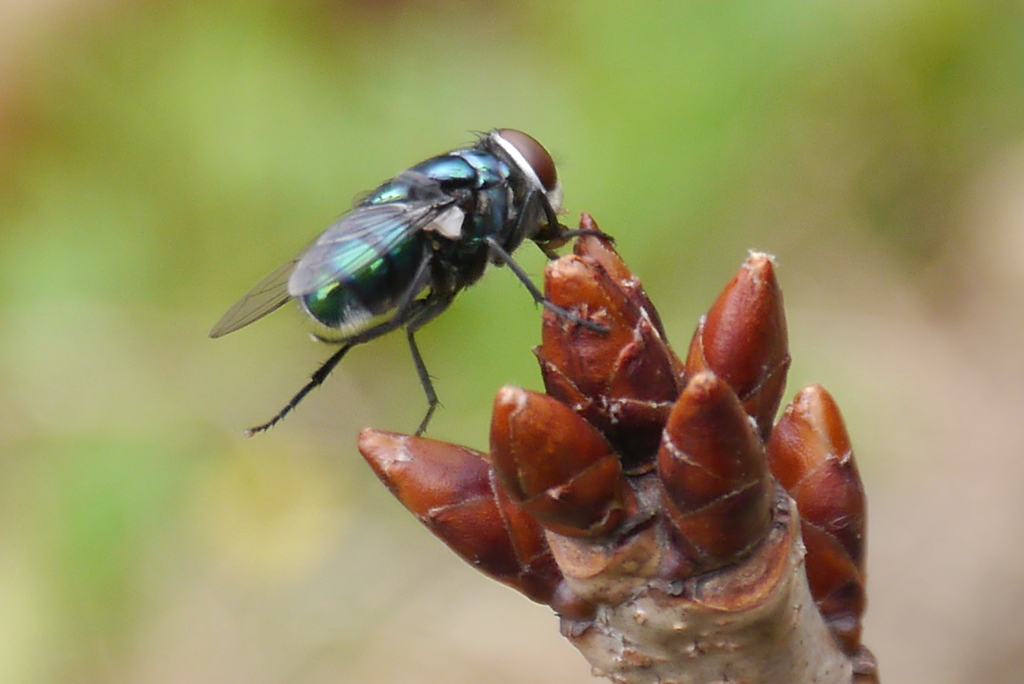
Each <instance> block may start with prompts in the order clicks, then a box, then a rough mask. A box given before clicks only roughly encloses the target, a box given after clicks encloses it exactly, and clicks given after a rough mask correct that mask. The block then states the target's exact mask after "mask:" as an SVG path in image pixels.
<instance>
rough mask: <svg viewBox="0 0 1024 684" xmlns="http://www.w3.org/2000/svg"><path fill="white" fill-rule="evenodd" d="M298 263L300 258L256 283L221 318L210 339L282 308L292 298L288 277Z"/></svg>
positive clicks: (211, 331) (242, 326)
mask: <svg viewBox="0 0 1024 684" xmlns="http://www.w3.org/2000/svg"><path fill="white" fill-rule="evenodd" d="M296 261H298V257H296V258H294V259H292V260H291V261H289V262H287V263H285V264H282V265H281V266H280V268H278V269H277V270H275V271H274V272H273V273H271V274H270V275H268V276H267V277H266V278H264V279H263V280H261V281H260V282H258V283H256V286H255V287H253V288H252V289H251V290H249V292H248V293H247V294H246V295H245V296H244V297H242V298H241V299H239V300H238V301H237V302H235V305H234V306H232V307H231V308H230V309H228V310H227V313H225V314H224V315H223V316H221V317H220V320H219V321H217V324H216V325H215V326H213V329H212V330H210V337H221V336H222V335H227V334H228V333H230V332H234V331H236V330H238V329H239V328H244V327H245V326H247V325H249V324H250V323H252V322H253V321H255V320H258V319H260V318H263V317H264V316H266V315H267V314H268V313H270V312H271V311H275V310H277V309H279V308H281V306H282V305H283V304H284V303H285V302H287V301H288V300H289V299H290V298H291V297H289V295H288V276H290V275H291V273H292V269H293V268H294V267H295V262H296Z"/></svg>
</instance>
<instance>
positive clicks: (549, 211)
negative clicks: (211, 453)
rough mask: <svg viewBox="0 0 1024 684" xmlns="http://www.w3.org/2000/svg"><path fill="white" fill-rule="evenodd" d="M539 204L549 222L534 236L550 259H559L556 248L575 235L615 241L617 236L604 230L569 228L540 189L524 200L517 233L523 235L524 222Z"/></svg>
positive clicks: (517, 223)
mask: <svg viewBox="0 0 1024 684" xmlns="http://www.w3.org/2000/svg"><path fill="white" fill-rule="evenodd" d="M537 204H539V205H540V209H541V211H543V212H544V219H545V221H546V222H547V225H545V226H544V227H543V228H541V230H539V231H538V232H537V234H536V235H534V236H533V241H534V242H535V243H536V244H537V246H538V247H539V248H540V250H541V251H542V252H544V255H545V256H547V258H548V259H557V258H558V253H557V252H555V250H556V249H558V248H559V247H561V246H562V245H564V244H565V243H567V242H568V241H569V240H571V239H573V238H574V237H579V236H581V235H596V236H597V237H601V238H604V239H605V240H608V241H610V242H615V238H613V237H612V236H611V235H608V234H607V233H605V232H604V231H603V230H594V229H587V228H580V229H569V228H566V227H565V226H563V225H562V224H561V223H560V222H559V221H558V217H557V216H556V215H555V210H554V207H552V206H551V202H549V201H548V198H547V197H545V196H544V194H543V193H541V192H540V191H538V190H530V192H529V194H528V195H527V196H526V199H525V200H524V201H523V207H524V208H523V211H521V212H520V213H519V218H518V220H517V222H516V230H515V234H517V235H521V234H522V233H521V232H520V231H522V229H523V226H522V222H523V221H525V220H527V219H528V218H529V217H530V216H532V215H533V209H534V206H535V205H537Z"/></svg>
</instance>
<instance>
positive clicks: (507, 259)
mask: <svg viewBox="0 0 1024 684" xmlns="http://www.w3.org/2000/svg"><path fill="white" fill-rule="evenodd" d="M487 246H488V248H490V250H491V256H492V257H493V258H494V260H495V261H497V262H499V263H502V264H505V265H506V266H508V267H509V269H511V271H512V272H513V273H514V274H515V275H516V277H517V278H519V281H520V282H521V283H522V284H523V285H525V286H526V289H527V290H529V292H530V294H531V295H532V296H533V301H535V302H537V303H538V304H540V305H541V306H543V307H545V308H546V309H550V310H551V311H554V312H555V313H556V314H558V315H559V316H561V317H562V318H565V319H566V320H569V321H572V322H573V323H578V324H579V325H582V326H584V327H586V328H590V329H591V330H594V331H596V332H599V333H606V332H608V328H607V327H605V326H603V325H601V324H600V323H595V322H594V321H591V320H587V319H586V318H581V317H579V316H577V315H576V314H574V313H573V312H572V311H569V310H568V309H565V308H562V307H560V306H558V305H557V304H555V303H554V302H552V301H551V300H550V299H548V298H547V297H545V296H544V293H543V292H541V291H540V290H538V289H537V286H536V285H534V284H533V281H532V280H530V276H528V275H527V274H526V271H524V270H523V267H522V266H520V265H519V264H517V263H516V261H515V259H513V258H512V255H511V254H509V253H508V252H506V251H505V248H504V247H502V246H501V245H499V244H498V241H497V240H495V239H494V238H493V237H488V238H487Z"/></svg>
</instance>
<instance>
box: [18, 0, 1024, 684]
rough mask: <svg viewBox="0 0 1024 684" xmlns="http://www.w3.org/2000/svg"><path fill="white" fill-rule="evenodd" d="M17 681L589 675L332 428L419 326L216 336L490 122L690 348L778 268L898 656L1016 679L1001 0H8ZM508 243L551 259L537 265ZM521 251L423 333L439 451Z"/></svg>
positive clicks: (1018, 190)
mask: <svg viewBox="0 0 1024 684" xmlns="http://www.w3.org/2000/svg"><path fill="white" fill-rule="evenodd" d="M0 16H3V17H4V19H3V20H0V26H2V28H0V607H2V608H0V681H2V682H13V683H22V682H24V683H36V682H190V683H194V682H218V683H224V682H250V683H251V682H282V683H284V682H287V683H288V684H298V683H307V682H310V683H311V682H393V681H419V682H432V681H444V682H449V683H450V682H461V681H467V682H468V681H474V682H475V681H486V682H494V683H500V682H508V683H510V684H512V683H514V682H528V681H529V682H581V683H582V682H588V681H592V679H591V677H590V674H589V668H588V666H587V665H586V663H585V662H584V661H583V659H582V658H581V657H580V656H578V655H577V654H576V653H575V652H574V651H573V650H572V648H571V647H569V646H568V645H567V644H565V643H563V642H562V640H561V639H560V637H559V636H558V627H557V620H556V619H555V618H554V617H552V615H551V613H550V611H549V610H548V609H545V608H542V607H539V606H535V605H532V604H530V603H529V602H528V601H527V600H526V599H523V598H521V597H519V596H517V595H515V594H514V593H512V592H511V591H510V590H507V589H504V588H503V587H500V586H498V585H496V584H492V583H490V582H488V581H486V580H484V579H482V578H480V577H477V576H476V575H475V574H474V572H473V571H472V570H471V569H470V568H469V567H468V566H464V565H463V564H461V563H460V562H459V561H457V560H455V559H454V557H452V556H450V555H449V554H448V553H447V552H446V551H445V550H444V549H443V548H442V547H441V545H440V544H439V543H438V542H436V541H435V540H434V539H433V538H431V537H430V535H429V534H427V533H426V532H425V531H424V530H422V529H421V528H420V527H419V526H418V524H417V523H415V521H413V520H412V519H411V518H410V517H408V516H406V515H405V514H404V512H403V510H402V509H401V508H400V506H399V505H398V504H397V503H396V502H394V501H392V500H391V498H390V496H389V495H388V494H387V493H386V492H385V491H384V488H383V487H382V486H380V485H379V483H378V482H377V481H376V480H375V478H374V477H373V476H372V474H371V473H370V472H369V469H368V468H367V467H366V466H365V464H364V463H363V462H362V460H361V458H360V457H359V456H358V454H357V452H356V450H355V438H356V435H357V433H358V430H359V429H360V428H361V427H362V426H366V425H373V426H375V427H380V428H385V429H394V430H399V431H411V430H413V429H414V428H415V426H416V425H417V423H418V421H419V419H420V417H421V415H422V412H423V410H424V409H425V400H424V398H423V395H422V392H421V390H420V387H419V384H418V382H417V380H416V376H415V372H414V370H413V367H412V363H411V360H410V359H409V357H408V352H407V349H406V346H405V342H404V339H402V336H400V335H398V336H391V337H389V338H386V339H384V340H381V341H379V342H377V343H375V344H373V345H368V346H366V347H363V348H359V349H357V350H355V351H354V352H353V353H352V354H351V355H350V356H349V357H348V358H347V359H346V360H345V362H344V363H343V364H342V365H341V367H340V368H339V370H338V371H336V372H335V373H334V375H333V376H332V377H331V379H330V380H329V381H328V382H327V383H326V385H325V386H324V387H323V388H321V389H320V390H318V391H317V392H315V393H314V394H313V395H312V396H311V397H310V398H308V399H307V400H306V401H305V403H304V404H303V405H302V406H301V407H300V408H299V410H297V411H296V412H295V413H294V414H293V415H292V416H290V417H289V418H288V419H287V420H286V421H284V423H282V424H281V425H280V426H278V427H276V428H275V429H274V430H272V431H271V432H270V433H268V434H266V435H263V436H260V437H258V438H255V439H252V440H247V439H245V438H244V437H242V431H243V429H244V428H245V427H247V426H249V425H252V424H254V423H257V422H261V421H263V420H265V419H267V418H269V417H270V416H271V415H273V413H274V412H275V411H277V410H278V409H279V408H280V406H281V405H282V404H283V403H284V402H285V401H286V400H287V399H288V398H289V397H290V396H291V395H292V393H294V391H296V390H297V389H298V388H299V387H300V386H301V384H302V383H303V382H304V381H305V379H306V377H307V376H308V374H309V373H310V372H311V371H312V370H313V369H314V368H315V367H316V366H317V364H318V363H320V362H321V361H322V360H323V359H324V358H326V356H327V355H328V353H329V351H330V350H329V349H328V348H326V347H324V346H322V345H319V344H315V343H311V342H309V341H308V336H307V334H306V333H307V331H308V326H307V324H306V322H305V321H304V320H303V317H302V315H301V314H300V313H298V312H297V311H296V310H294V309H293V308H292V307H288V308H286V310H285V311H283V312H279V313H277V314H275V315H273V316H271V317H269V318H268V319H266V320H263V321H260V322H259V323H258V324H256V325H254V326H252V327H250V328H247V329H245V330H244V331H241V332H239V333H236V334H233V335H231V336H229V337H227V338H224V339H221V340H217V341H212V340H209V339H208V338H207V337H206V333H207V331H208V330H209V328H210V326H211V325H212V324H213V323H214V322H215V321H216V320H217V318H218V317H219V316H220V314H221V313H223V311H224V310H226V309H227V307H228V306H230V305H231V304H232V303H233V302H234V301H235V300H236V299H237V298H238V297H240V296H241V295H242V294H243V293H244V292H245V291H246V290H247V289H248V288H249V287H250V286H252V285H253V284H255V283H256V281H257V280H259V279H260V278H261V277H262V276H264V275H265V274H266V273H268V272H269V271H270V270H272V269H273V268H275V267H277V266H278V265H280V264H281V263H282V262H284V261H285V260H287V259H289V258H290V257H292V256H293V255H294V254H295V253H296V252H297V251H298V250H299V249H300V248H301V247H302V246H303V245H304V244H305V243H306V242H307V241H308V240H309V239H310V238H312V237H313V236H314V235H316V234H317V233H318V232H319V231H321V230H322V229H323V228H324V227H326V226H327V225H328V224H329V223H330V222H331V221H332V220H333V219H334V218H335V217H336V216H337V215H338V214H340V213H341V212H342V211H344V210H345V209H346V208H347V207H348V206H349V205H350V203H351V201H352V198H353V197H355V196H356V195H357V194H358V193H359V192H360V191H364V190H368V189H370V188H372V187H374V186H375V185H376V184H377V183H378V182H380V181H382V180H384V179H386V178H388V177H390V176H392V175H394V174H395V173H396V172H398V171H400V170H402V169H403V168H405V167H407V166H409V165H411V164H412V163H415V162H417V161H420V160H421V159H423V158H426V157H428V156H431V155H433V154H436V153H439V152H442V151H445V150H447V149H451V148H453V147H456V146H458V145H460V144H463V143H465V142H468V141H470V140H472V132H473V131H479V130H487V129H489V128H492V127H497V126H513V127H517V128H522V129H523V130H526V131H528V132H530V133H532V134H533V135H535V136H536V137H537V138H538V139H539V140H540V141H542V142H543V143H544V144H545V145H546V146H547V147H548V149H549V150H551V151H552V153H553V154H554V156H555V157H556V159H557V160H558V161H559V163H560V172H561V175H562V178H563V181H564V184H565V194H566V199H565V207H566V209H567V210H568V212H569V213H568V217H567V219H566V222H568V223H572V222H573V221H575V220H576V216H577V215H578V213H579V212H580V211H584V210H585V211H589V212H591V213H592V214H593V215H594V216H595V218H596V219H597V221H598V222H599V224H600V225H601V226H602V227H603V228H604V229H606V230H607V231H609V232H610V233H612V234H614V235H615V236H616V238H617V239H618V245H619V249H620V251H621V253H622V254H623V256H624V257H625V258H626V259H627V261H628V262H629V263H630V265H631V266H632V267H633V269H634V270H635V271H636V272H637V274H639V275H640V276H641V277H642V278H643V280H644V283H645V285H646V287H647V289H648V292H649V293H650V295H651V297H652V299H653V300H654V301H655V303H656V304H658V305H659V307H660V310H661V313H662V316H663V317H664V319H665V322H666V326H667V328H668V331H669V335H670V338H671V339H672V340H673V341H674V342H675V344H676V346H677V347H682V348H685V345H686V343H687V342H688V340H689V337H690V334H691V332H692V329H693V326H694V325H695V323H696V320H697V317H698V316H699V315H700V313H701V312H702V311H703V310H704V309H705V308H706V307H707V306H708V305H709V304H710V302H711V301H712V300H713V298H714V296H715V294H716V293H717V291H718V290H719V289H720V288H721V287H722V286H723V285H724V284H725V283H726V282H727V281H728V280H729V278H730V277H731V275H732V273H733V272H734V270H735V269H736V268H737V267H738V266H739V264H740V263H741V261H742V260H743V258H744V257H745V254H746V250H747V249H748V248H758V249H763V250H767V251H770V252H773V253H775V254H776V255H778V258H779V264H780V268H781V270H780V277H781V280H782V284H783V288H784V290H785V292H786V297H787V304H788V307H789V317H790V319H789V320H790V335H791V339H792V351H793V357H794V362H793V368H792V371H791V374H790V389H789V390H788V391H787V395H788V396H791V395H792V394H793V393H794V392H795V390H796V389H797V388H798V387H799V386H801V385H803V384H806V383H808V382H821V383H823V384H824V385H826V386H827V387H828V388H829V389H830V390H831V391H832V392H833V393H834V394H835V395H836V397H837V399H838V400H839V402H840V404H841V405H842V406H843V408H844V411H845V413H846V418H847V422H848V424H849V427H850V431H851V433H852V436H853V440H854V444H855V447H856V448H857V450H858V457H859V460H860V463H861V469H862V473H863V475H864V477H865V480H866V483H867V487H868V493H869V502H870V514H871V519H870V530H869V534H870V537H869V547H868V548H869V551H868V558H869V572H870V580H869V596H870V602H871V603H870V607H869V613H868V620H867V630H866V634H865V639H866V641H867V643H868V645H869V646H870V647H871V648H873V649H874V650H875V653H876V654H877V655H878V656H879V660H880V662H881V667H882V675H883V677H884V678H885V679H886V680H890V681H902V682H929V684H936V683H940V682H951V683H952V682H964V681H986V682H1017V681H1019V676H1020V675H1019V673H1020V671H1021V669H1022V668H1024V653H1022V652H1021V650H1020V648H1019V644H1020V643H1021V642H1022V640H1024V627H1022V626H1021V624H1020V621H1019V619H1018V617H1019V615H1020V613H1021V612H1022V610H1024V591H1022V589H1021V587H1020V586H1019V585H1020V582H1019V578H1020V576H1021V573H1024V551H1022V550H1021V548H1020V547H1021V546H1022V545H1021V544H1020V539H1021V529H1020V525H1019V522H1018V521H1019V520H1020V517H1021V513H1022V512H1024V511H1022V510H1021V509H1022V508H1024V459H1022V458H1021V456H1022V452H1024V428H1022V427H1021V420H1020V417H1019V407H1020V406H1021V405H1022V403H1024V396H1022V395H1024V352H1022V347H1024V344H1022V343H1024V314H1022V311H1024V295H1022V285H1024V5H1021V3H1019V2H999V1H996V0H982V1H977V0H973V1H969V0H959V1H958V0H946V1H942V0H895V1H889V2H875V1H867V2H831V3H823V2H810V1H806V0H771V1H765V0H758V1H749V0H748V1H746V2H742V1H730V0H726V1H722V0H715V1H711V0H703V1H687V0H675V1H674V2H660V1H655V2H647V3H640V4H636V3H624V2H623V3H615V2H608V3H598V2H593V0H574V1H569V2H562V3H549V2H540V1H538V0H529V1H527V2H522V1H519V2H512V1H511V0H488V1H485V2H469V1H468V0H463V1H457V0H455V1H445V0H434V1H429V0H387V1H381V2H371V1H370V0H362V1H361V2H360V1H351V2H340V1H339V2H330V1H327V0H319V1H318V0H304V1H302V2H279V1H274V0H255V1H252V0H250V1H248V2H240V1H232V0H211V1H208V2H206V3H201V4H200V3H192V2H116V1H113V0H111V1H108V2H84V3H71V2H67V1H65V0H50V1H49V2H42V3H39V2H29V0H3V1H2V2H0ZM518 256H519V258H520V260H521V263H523V265H524V266H525V267H526V268H527V269H528V270H529V271H530V273H531V274H533V275H534V276H535V277H536V278H538V279H539V277H540V275H541V273H542V270H543V258H542V256H541V255H540V253H539V251H538V250H536V249H534V248H532V247H531V246H529V245H527V246H525V247H524V248H523V249H522V250H521V252H520V253H519V254H518ZM538 338H539V315H538V311H537V309H536V308H535V307H534V306H533V303H532V302H531V300H530V298H529V297H528V296H527V295H526V293H525V292H524V291H523V289H522V286H521V285H520V284H519V283H517V282H516V281H515V279H514V278H513V277H512V276H511V275H510V274H509V273H508V272H507V271H499V272H495V273H492V274H489V276H488V277H487V278H485V279H483V280H482V281H481V282H480V284H479V285H477V286H475V287H473V288H471V289H470V290H469V291H467V292H466V293H465V294H464V295H462V296H461V297H460V298H459V300H458V301H457V303H456V305H455V306H453V307H452V309H451V310H450V311H449V312H448V313H446V314H445V315H444V316H443V317H442V318H440V319H439V320H438V321H437V322H435V323H433V324H431V325H430V326H429V327H428V328H426V329H425V330H424V331H423V332H422V333H421V334H420V335H419V336H418V339H419V341H420V346H421V349H422V351H423V354H424V357H425V358H426V361H427V365H428V367H429V369H430V371H431V373H432V374H433V375H434V376H435V377H436V386H437V389H438V392H439V394H440V396H441V399H442V402H443V407H442V408H441V409H440V410H439V411H438V413H437V414H436V416H435V418H434V422H433V423H432V425H431V430H430V435H431V436H433V437H438V438H444V439H449V440H452V441H457V442H461V443H466V444H469V445H471V446H475V447H478V448H484V447H485V446H486V435H487V429H488V420H489V413H490V404H491V400H492V398H493V396H494V392H495V391H496V389H497V388H498V387H499V386H501V385H502V384H505V383H515V384H519V385H524V386H527V387H533V388H537V387H539V385H540V382H539V375H538V372H537V369H536V364H535V361H534V359H533V356H532V354H531V353H530V348H531V346H532V345H533V344H535V343H536V342H537V340H538Z"/></svg>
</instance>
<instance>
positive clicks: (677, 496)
mask: <svg viewBox="0 0 1024 684" xmlns="http://www.w3.org/2000/svg"><path fill="white" fill-rule="evenodd" d="M658 474H659V476H660V477H661V480H662V482H663V484H664V487H665V493H666V495H667V498H668V502H669V506H668V512H669V517H670V519H671V520H672V522H673V523H674V524H675V526H676V527H677V528H678V529H679V531H680V533H681V535H682V537H683V539H685V540H686V541H687V542H688V543H689V544H691V545H693V547H694V548H695V549H696V551H697V553H698V554H699V558H698V559H697V567H699V568H701V569H705V570H706V569H710V568H715V567H721V566H723V565H727V564H729V563H731V562H733V561H734V560H736V559H737V558H739V557H740V556H742V555H743V554H744V552H746V551H748V550H749V549H750V548H751V547H752V546H753V545H755V544H757V543H758V542H760V541H761V540H762V539H764V538H765V536H766V535H767V534H768V531H769V528H770V527H771V520H772V513H771V511H772V505H773V502H774V497H775V494H774V483H773V481H772V478H771V475H770V474H769V472H768V466H767V463H766V462H765V457H764V453H763V451H762V449H761V442H760V440H759V438H758V436H757V435H756V434H755V432H754V429H753V426H752V425H751V424H750V420H749V419H748V417H747V415H746V413H744V411H743V407H742V406H741V405H740V402H739V399H737V397H736V394H735V393H734V392H733V391H732V389H731V388H730V387H729V385H727V384H726V383H725V382H724V381H722V380H720V379H719V378H718V377H717V376H716V375H715V374H714V373H712V372H710V371H704V372H701V373H698V374H697V375H695V376H694V377H692V378H691V379H690V381H689V383H687V385H686V388H685V389H684V390H683V393H682V394H681V395H680V397H679V400H678V401H677V402H676V404H675V406H674V407H673V409H672V414H671V415H670V416H669V420H668V424H667V425H666V426H665V435H664V438H663V439H662V443H661V448H660V449H659V451H658Z"/></svg>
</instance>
